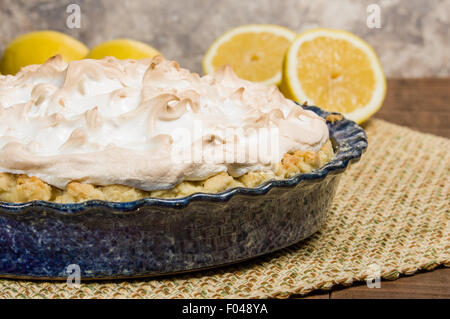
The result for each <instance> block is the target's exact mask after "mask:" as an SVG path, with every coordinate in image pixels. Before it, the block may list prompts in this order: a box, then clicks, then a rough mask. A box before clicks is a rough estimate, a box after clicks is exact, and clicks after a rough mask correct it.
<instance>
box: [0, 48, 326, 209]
mask: <svg viewBox="0 0 450 319" xmlns="http://www.w3.org/2000/svg"><path fill="white" fill-rule="evenodd" d="M0 117H1V121H0V148H1V151H0V200H2V201H7V202H24V201H30V200H47V201H54V202H64V203H70V202H82V201H86V200H91V199H101V200H107V201H132V200H137V199H140V198H144V197H160V198H177V197H184V196H187V195H190V194H193V193H197V192H206V193H217V192H221V191H224V190H226V189H229V188H234V187H255V186H258V185H259V184H261V183H263V182H265V181H267V180H270V179H285V178H289V177H291V176H293V175H295V174H298V173H306V172H310V171H313V170H314V169H317V168H319V167H321V166H322V165H324V164H325V163H327V162H329V161H330V160H331V159H332V158H333V156H334V155H333V149H332V146H331V143H330V141H329V136H328V128H327V126H326V123H325V120H324V119H322V118H321V117H319V116H318V115H316V114H315V113H314V112H311V111H307V110H304V109H303V108H302V107H300V106H298V105H297V104H295V103H294V102H292V101H290V100H288V99H286V98H284V97H283V95H282V94H281V93H280V92H279V90H278V89H277V88H276V87H275V86H273V87H267V86H265V85H262V84H258V83H252V82H249V81H245V80H242V79H239V78H238V77H237V76H236V75H235V74H234V73H233V71H232V70H231V68H229V67H225V68H223V69H221V70H220V71H218V72H216V73H214V74H211V75H206V76H203V77H200V76H199V75H198V74H195V73H191V72H189V71H188V70H185V69H182V68H180V67H179V66H178V64H177V63H176V62H173V61H168V60H165V59H163V58H161V57H156V58H153V59H144V60H139V61H136V60H117V59H114V58H111V57H109V58H105V59H103V60H88V59H86V60H80V61H74V62H70V63H69V64H67V63H65V62H64V61H63V60H62V59H61V58H60V57H59V56H56V57H53V58H51V59H50V60H49V61H47V62H46V63H45V64H42V65H32V66H28V67H25V68H23V69H22V70H21V71H20V72H19V73H18V74H17V75H15V76H10V75H8V76H1V75H0Z"/></svg>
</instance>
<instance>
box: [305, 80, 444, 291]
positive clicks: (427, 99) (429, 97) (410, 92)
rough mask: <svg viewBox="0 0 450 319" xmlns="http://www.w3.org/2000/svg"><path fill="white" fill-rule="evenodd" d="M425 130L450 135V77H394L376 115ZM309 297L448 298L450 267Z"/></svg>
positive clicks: (389, 82)
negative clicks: (378, 283) (373, 286)
mask: <svg viewBox="0 0 450 319" xmlns="http://www.w3.org/2000/svg"><path fill="white" fill-rule="evenodd" d="M375 117H376V118H380V119H383V120H386V121H389V122H393V123H396V124H399V125H403V126H407V127H410V128H413V129H416V130H418V131H421V132H424V133H431V134H435V135H439V136H444V137H446V138H450V79H447V78H446V79H438V78H430V79H390V80H388V91H387V95H386V100H385V101H384V105H383V107H382V109H381V110H380V111H379V112H378V113H377V114H376V115H375ZM449 152H450V150H449ZM305 298H324V299H337V298H389V299H392V298H408V299H409V298H446V299H447V298H448V299H450V268H439V269H435V270H433V271H429V272H420V273H416V274H415V275H413V276H407V277H406V276H404V277H401V278H399V279H397V280H394V281H384V280H383V281H381V288H379V289H377V288H372V289H370V288H368V287H367V286H366V284H365V283H364V282H363V283H358V284H356V285H353V286H350V287H347V288H346V287H335V288H333V289H332V290H331V291H329V292H315V293H313V294H310V295H307V296H305Z"/></svg>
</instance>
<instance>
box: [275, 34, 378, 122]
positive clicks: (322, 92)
mask: <svg viewBox="0 0 450 319" xmlns="http://www.w3.org/2000/svg"><path fill="white" fill-rule="evenodd" d="M280 89H281V91H282V92H283V93H284V94H285V95H286V96H287V97H289V98H291V99H293V100H295V101H298V102H301V103H304V102H308V104H314V105H317V106H319V107H321V108H323V109H325V110H328V111H336V112H340V113H342V114H344V115H345V116H346V117H347V118H349V119H351V120H353V121H355V122H357V123H362V122H364V121H365V120H367V119H368V118H369V117H370V116H372V115H373V114H374V113H375V112H376V111H377V110H378V109H379V108H380V107H381V105H382V103H383V100H384V97H385V95H386V78H385V76H384V72H383V69H382V67H381V63H380V61H379V59H378V57H377V55H376V53H375V51H374V50H373V49H372V47H371V46H370V45H369V44H368V43H366V42H365V41H364V40H362V39H360V38H359V37H357V36H355V35H353V34H351V33H349V32H346V31H341V30H329V29H314V30H310V31H307V32H305V33H302V34H300V35H298V36H297V37H296V38H295V40H294V41H293V42H292V44H291V46H290V47H289V49H288V51H287V53H286V56H285V60H284V65H283V80H282V83H281V85H280Z"/></svg>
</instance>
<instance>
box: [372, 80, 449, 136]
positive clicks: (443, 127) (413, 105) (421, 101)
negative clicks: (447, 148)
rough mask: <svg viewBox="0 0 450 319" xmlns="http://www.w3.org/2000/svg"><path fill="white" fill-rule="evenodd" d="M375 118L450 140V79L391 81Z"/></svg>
mask: <svg viewBox="0 0 450 319" xmlns="http://www.w3.org/2000/svg"><path fill="white" fill-rule="evenodd" d="M375 117H376V118H381V119H384V120H386V121H389V122H393V123H396V124H399V125H404V126H408V127H411V128H414V129H416V130H418V131H421V132H424V133H431V134H435V135H439V136H443V137H447V138H450V79H449V78H429V79H389V80H388V90H387V94H386V99H385V101H384V104H383V107H382V108H381V110H380V111H379V112H378V113H377V114H375Z"/></svg>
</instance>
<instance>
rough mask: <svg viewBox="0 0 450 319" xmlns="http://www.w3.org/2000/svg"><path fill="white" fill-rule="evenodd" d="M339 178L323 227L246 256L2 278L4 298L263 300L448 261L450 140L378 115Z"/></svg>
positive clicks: (386, 276)
mask: <svg viewBox="0 0 450 319" xmlns="http://www.w3.org/2000/svg"><path fill="white" fill-rule="evenodd" d="M365 129H366V130H367V134H368V137H369V148H368V150H367V152H366V153H365V154H364V155H363V158H362V160H361V161H360V162H359V163H358V164H355V165H353V166H352V167H351V168H350V169H348V171H347V172H346V173H345V174H344V176H343V177H342V179H341V182H340V185H339V188H338V191H337V195H336V199H335V201H334V203H333V206H332V209H331V212H330V216H329V219H328V221H327V224H326V225H325V227H323V228H322V230H321V231H320V232H318V233H316V234H315V235H314V236H312V237H311V238H309V239H307V240H305V241H303V242H301V243H299V244H296V245H294V246H291V247H289V248H287V249H284V250H281V251H279V252H277V253H273V254H270V255H267V256H264V257H261V258H258V259H255V260H252V261H248V262H245V263H242V264H238V265H235V266H228V267H225V268H221V269H217V270H209V271H203V272H198V273H192V274H185V275H178V276H171V277H164V278H159V279H146V280H133V281H120V282H119V281H116V282H97V283H92V282H91V283H82V284H81V287H80V288H69V287H68V286H67V284H66V283H62V282H59V283H54V282H31V281H14V280H0V297H2V298H20V297H24V298H256V297H259V298H265V297H280V298H284V297H289V296H290V295H292V294H306V293H308V292H311V291H313V290H316V289H329V288H331V287H332V286H334V285H337V284H344V285H348V284H351V283H352V282H354V281H360V280H364V279H365V278H366V277H367V276H368V275H372V274H373V271H374V268H373V267H374V266H373V265H377V267H379V268H378V269H379V271H380V274H381V277H382V278H384V279H395V278H397V277H398V276H399V274H413V273H415V272H416V271H417V270H420V269H427V270H430V269H433V268H434V267H436V266H438V265H445V266H450V227H449V226H450V225H449V220H450V152H449V150H450V140H448V139H445V138H441V137H437V136H433V135H428V134H422V133H418V132H415V131H413V130H410V129H408V128H405V127H401V126H397V125H394V124H390V123H387V122H385V121H382V120H370V121H369V122H368V123H367V124H366V126H365Z"/></svg>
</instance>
